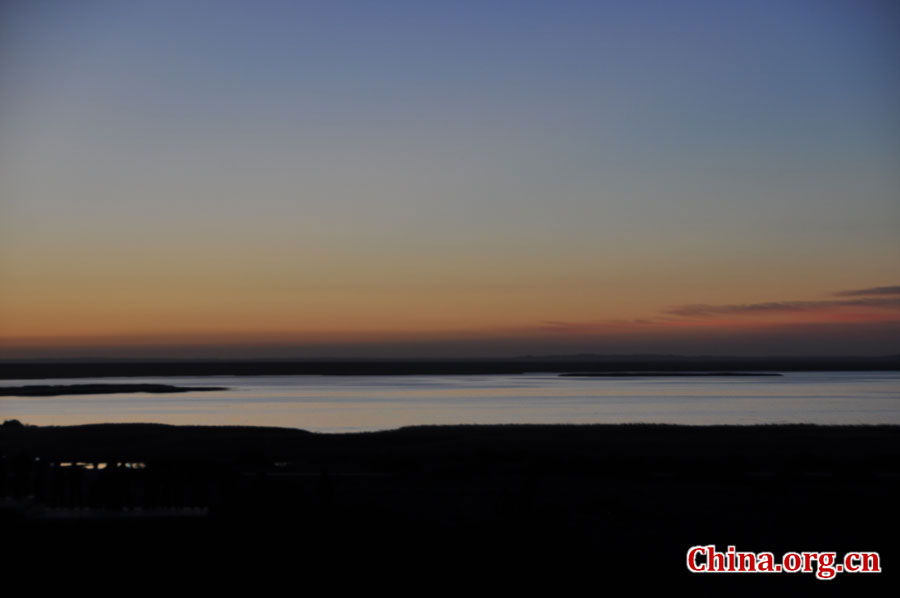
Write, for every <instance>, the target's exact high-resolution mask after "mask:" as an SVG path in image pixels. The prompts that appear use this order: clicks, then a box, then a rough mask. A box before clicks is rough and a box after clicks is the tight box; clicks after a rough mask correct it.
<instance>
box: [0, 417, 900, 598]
mask: <svg viewBox="0 0 900 598" xmlns="http://www.w3.org/2000/svg"><path fill="white" fill-rule="evenodd" d="M0 454H2V457H0V497H3V496H5V497H7V498H6V499H5V502H2V503H0V504H3V505H5V506H4V507H3V508H2V509H0V519H2V520H3V522H4V530H5V531H6V535H5V537H6V538H9V537H15V538H16V540H15V543H16V545H17V546H19V547H20V548H21V549H23V550H24V552H23V554H28V553H29V551H31V552H41V553H42V554H47V551H48V550H49V551H50V553H53V551H54V550H57V551H59V550H60V548H59V547H61V546H89V547H90V549H91V551H93V552H91V553H90V554H91V557H90V559H91V562H93V559H95V558H97V557H98V555H99V556H100V557H101V560H102V561H103V562H114V561H115V560H116V559H117V558H122V559H126V557H125V556H122V555H120V554H119V552H118V551H117V550H111V549H110V547H114V546H127V547H128V548H127V551H125V553H124V554H127V559H132V560H131V561H129V562H134V561H133V559H137V562H152V561H153V559H154V558H157V556H156V555H157V553H156V552H155V551H158V550H164V551H165V555H166V559H167V562H169V560H177V559H179V558H183V559H186V560H189V561H190V562H192V563H195V564H197V563H202V562H208V563H209V566H210V568H211V569H210V571H214V572H215V573H214V575H215V576H218V577H217V578H218V579H221V580H224V579H225V578H224V577H221V575H223V574H224V572H226V571H230V570H231V569H230V568H231V567H233V568H234V569H235V570H237V569H240V570H244V569H247V568H250V569H251V570H255V571H260V570H261V569H260V568H262V570H265V571H266V572H267V573H266V575H270V574H274V573H273V572H277V571H278V570H279V567H284V568H285V569H284V570H285V571H293V570H294V568H295V567H296V566H297V565H296V564H297V563H303V564H304V567H309V566H313V565H312V564H313V563H315V565H314V567H326V566H329V565H331V566H334V567H337V568H339V569H340V570H345V569H347V568H349V570H355V568H358V567H361V566H364V565H371V564H377V565H380V566H382V567H396V566H398V564H402V567H404V568H407V567H408V568H415V569H416V570H419V569H423V570H428V569H429V567H432V568H434V567H437V568H439V569H440V570H442V571H444V574H446V573H447V570H452V571H457V572H458V571H460V570H461V569H462V568H465V570H466V571H472V570H474V569H482V568H483V569H486V573H487V574H489V575H493V576H494V578H495V579H496V578H497V577H498V576H499V577H501V578H503V579H504V580H505V581H506V582H507V583H508V584H510V585H511V586H514V585H516V583H517V580H518V581H519V582H522V583H523V584H525V585H529V583H530V582H528V580H531V581H532V582H533V581H535V579H536V577H541V576H544V577H548V578H550V581H552V580H553V579H559V580H560V583H565V582H566V581H569V580H573V579H580V580H581V581H582V582H585V581H588V582H589V581H591V580H593V582H594V583H597V584H609V583H612V582H613V581H614V580H618V581H623V580H625V581H627V582H628V583H631V584H641V585H649V586H650V587H652V588H655V589H668V588H671V587H674V584H680V585H684V586H686V587H688V588H689V589H694V590H702V591H712V592H713V593H715V592H718V591H723V592H728V593H730V594H733V593H734V592H738V593H747V594H755V593H758V592H760V591H765V590H766V588H773V587H777V588H781V589H782V590H785V589H787V590H790V591H797V592H800V593H803V592H804V591H806V590H809V591H812V589H813V588H814V589H815V591H816V592H817V593H818V592H821V591H822V590H823V589H824V590H826V591H835V592H838V591H839V590H843V591H848V590H852V591H853V592H862V593H865V592H866V591H875V588H876V586H878V585H879V584H883V583H885V582H886V581H890V580H891V579H892V578H893V577H892V575H893V572H891V571H886V572H885V573H884V574H881V575H876V576H848V575H845V576H843V577H841V576H838V578H837V579H835V580H833V581H829V582H822V581H818V580H816V579H815V577H814V576H813V575H808V574H802V575H794V576H785V575H776V576H749V577H748V576H739V575H738V576H735V575H732V576H709V575H706V576H704V575H691V574H690V573H688V572H687V570H686V568H685V566H684V558H685V552H686V550H687V549H688V548H689V547H690V546H693V545H695V544H707V543H714V544H717V545H718V546H721V547H724V546H726V545H728V544H736V545H738V546H739V547H740V548H742V549H746V550H755V551H762V550H770V551H775V552H778V551H787V550H805V549H810V550H835V551H847V550H874V551H880V552H881V554H882V559H883V561H884V563H891V562H896V560H897V559H898V558H900V552H898V549H897V546H898V545H897V542H896V537H897V532H898V531H900V519H898V513H897V509H896V499H897V497H898V496H900V428H898V427H896V426H840V427H824V426H812V425H790V426H747V427H740V426H708V427H704V426H697V427H688V426H669V425H622V426H611V425H590V426H550V425H547V426H540V425H538V426H535V425H515V426H446V427H445V426H420V427H410V428H402V429H399V430H393V431H385V432H372V433H362V434H314V433H310V432H305V431H302V430H291V429H281V428H252V427H197V426H186V427H179V426H166V425H155V424H103V425H90V426H67V427H24V426H23V427H17V426H4V427H3V428H2V429H0ZM62 553H63V554H65V559H64V561H65V562H70V563H79V562H81V561H82V559H81V558H80V557H79V554H80V553H77V552H76V553H73V552H70V551H66V550H63V551H62ZM48 558H49V557H48ZM85 558H86V557H85ZM223 563H224V564H223ZM197 566H199V565H197ZM886 569H887V566H886ZM504 572H506V573H504ZM507 573H508V574H509V575H510V576H518V577H510V579H508V580H506V577H505V575H506V574H507ZM713 578H715V579H713ZM545 581H546V579H545ZM823 584H828V585H827V586H823Z"/></svg>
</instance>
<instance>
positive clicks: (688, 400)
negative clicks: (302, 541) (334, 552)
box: [0, 372, 900, 432]
mask: <svg viewBox="0 0 900 598" xmlns="http://www.w3.org/2000/svg"><path fill="white" fill-rule="evenodd" d="M92 383H99V384H102V383H108V384H113V383H133V384H139V383H154V384H172V385H177V386H227V387H229V390H226V391H211V392H187V393H178V394H143V393H140V394H108V395H73V396H60V397H0V419H12V418H15V419H19V420H21V421H22V422H24V423H29V424H36V425H70V424H84V423H101V422H157V423H168V424H199V425H255V426H284V427H294V428H303V429H307V430H315V431H325V432H341V431H361V430H380V429H389V428H397V427H400V426H407V425H420V424H475V423H477V424H496V423H634V422H650V423H676V424H701V425H706V424H758V423H817V424H900V372H798V373H787V374H785V375H784V376H783V377H764V378H640V377H637V378H560V377H559V376H557V375H556V374H527V375H517V376H511V375H486V376H402V377H397V376H391V377H387V376H381V377H376V376H351V377H336V376H259V377H234V376H213V377H160V378H79V379H54V380H41V381H34V380H4V381H2V382H0V386H19V385H26V384H92Z"/></svg>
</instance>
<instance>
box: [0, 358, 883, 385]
mask: <svg viewBox="0 0 900 598" xmlns="http://www.w3.org/2000/svg"><path fill="white" fill-rule="evenodd" d="M875 370H893V371H896V370H900V356H886V357H878V358H753V359H751V358H714V357H697V358H692V357H670V358H663V357H649V358H647V357H644V358H639V357H633V358H629V357H626V358H603V357H571V358H521V359H510V360H504V359H497V360H419V361H413V360H380V361H371V360H369V361H365V360H342V361H337V360H334V361H325V360H323V361H285V360H282V361H259V360H257V361H247V360H244V361H237V360H216V361H197V360H182V361H115V360H109V361H102V360H96V361H94V360H85V361H12V360H7V361H2V362H0V379H5V380H13V379H16V380H19V379H40V378H98V377H111V376H115V377H122V376H134V377H136V376H287V375H326V376H398V375H475V374H526V373H538V372H540V373H570V372H579V373H591V372H597V373H603V372H612V373H616V372H665V373H667V374H673V373H677V372H794V371H875Z"/></svg>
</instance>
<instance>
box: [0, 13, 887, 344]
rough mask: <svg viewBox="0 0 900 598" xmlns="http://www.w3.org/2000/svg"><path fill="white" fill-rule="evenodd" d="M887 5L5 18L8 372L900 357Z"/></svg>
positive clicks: (0, 254)
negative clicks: (77, 365)
mask: <svg viewBox="0 0 900 598" xmlns="http://www.w3.org/2000/svg"><path fill="white" fill-rule="evenodd" d="M898 30H900V8H898V6H897V4H896V3H894V2H891V1H888V0H883V1H882V0H817V1H813V0H777V1H770V0H759V1H753V2H749V1H748V2H739V1H735V2H721V1H711V0H710V1H706V0H685V1H682V2H669V1H649V0H632V1H622V2H612V1H600V0H595V1H590V2H580V1H569V0H554V1H527V0H520V1H515V2H507V1H501V0H480V1H477V2H468V1H454V2H450V1H446V2H445V1H435V2H420V1H419V2H413V1H409V2H407V1H392V2H372V1H362V0H357V1H341V0H328V1H322V2H318V1H303V0H297V1H291V2H289V1H286V0H253V1H249V0H248V1H236V0H218V1H203V0H197V1H191V2H186V1H171V0H153V1H133V0H117V1H113V0H84V1H79V2H68V1H63V0H31V1H24V0H9V1H7V2H3V3H2V4H0V357H7V358H10V357H34V356H39V357H68V356H86V355H108V356H152V357H166V356H171V357H198V356H211V357H222V356H229V357H241V356H244V357H262V356H265V357H317V356H338V357H347V356H360V357H414V356H415V357H481V356H510V355H523V354H560V353H567V352H596V353H613V354H631V353H679V354H714V355H723V354H728V355H780V354H785V355H798V354H807V355H809V354H816V355H818V354H823V355H824V354H829V355H867V354H890V353H900V234H898V233H900V110H898V108H897V107H898V106H900V36H898V35H897V33H896V32H897V31H898Z"/></svg>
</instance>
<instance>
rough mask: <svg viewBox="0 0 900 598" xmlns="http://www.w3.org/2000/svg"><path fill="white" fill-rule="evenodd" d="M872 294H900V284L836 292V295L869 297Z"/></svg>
mask: <svg viewBox="0 0 900 598" xmlns="http://www.w3.org/2000/svg"><path fill="white" fill-rule="evenodd" d="M871 295H900V286H896V287H872V288H870V289H856V290H850V291H839V292H837V293H835V294H834V296H835V297H869V296H871Z"/></svg>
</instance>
